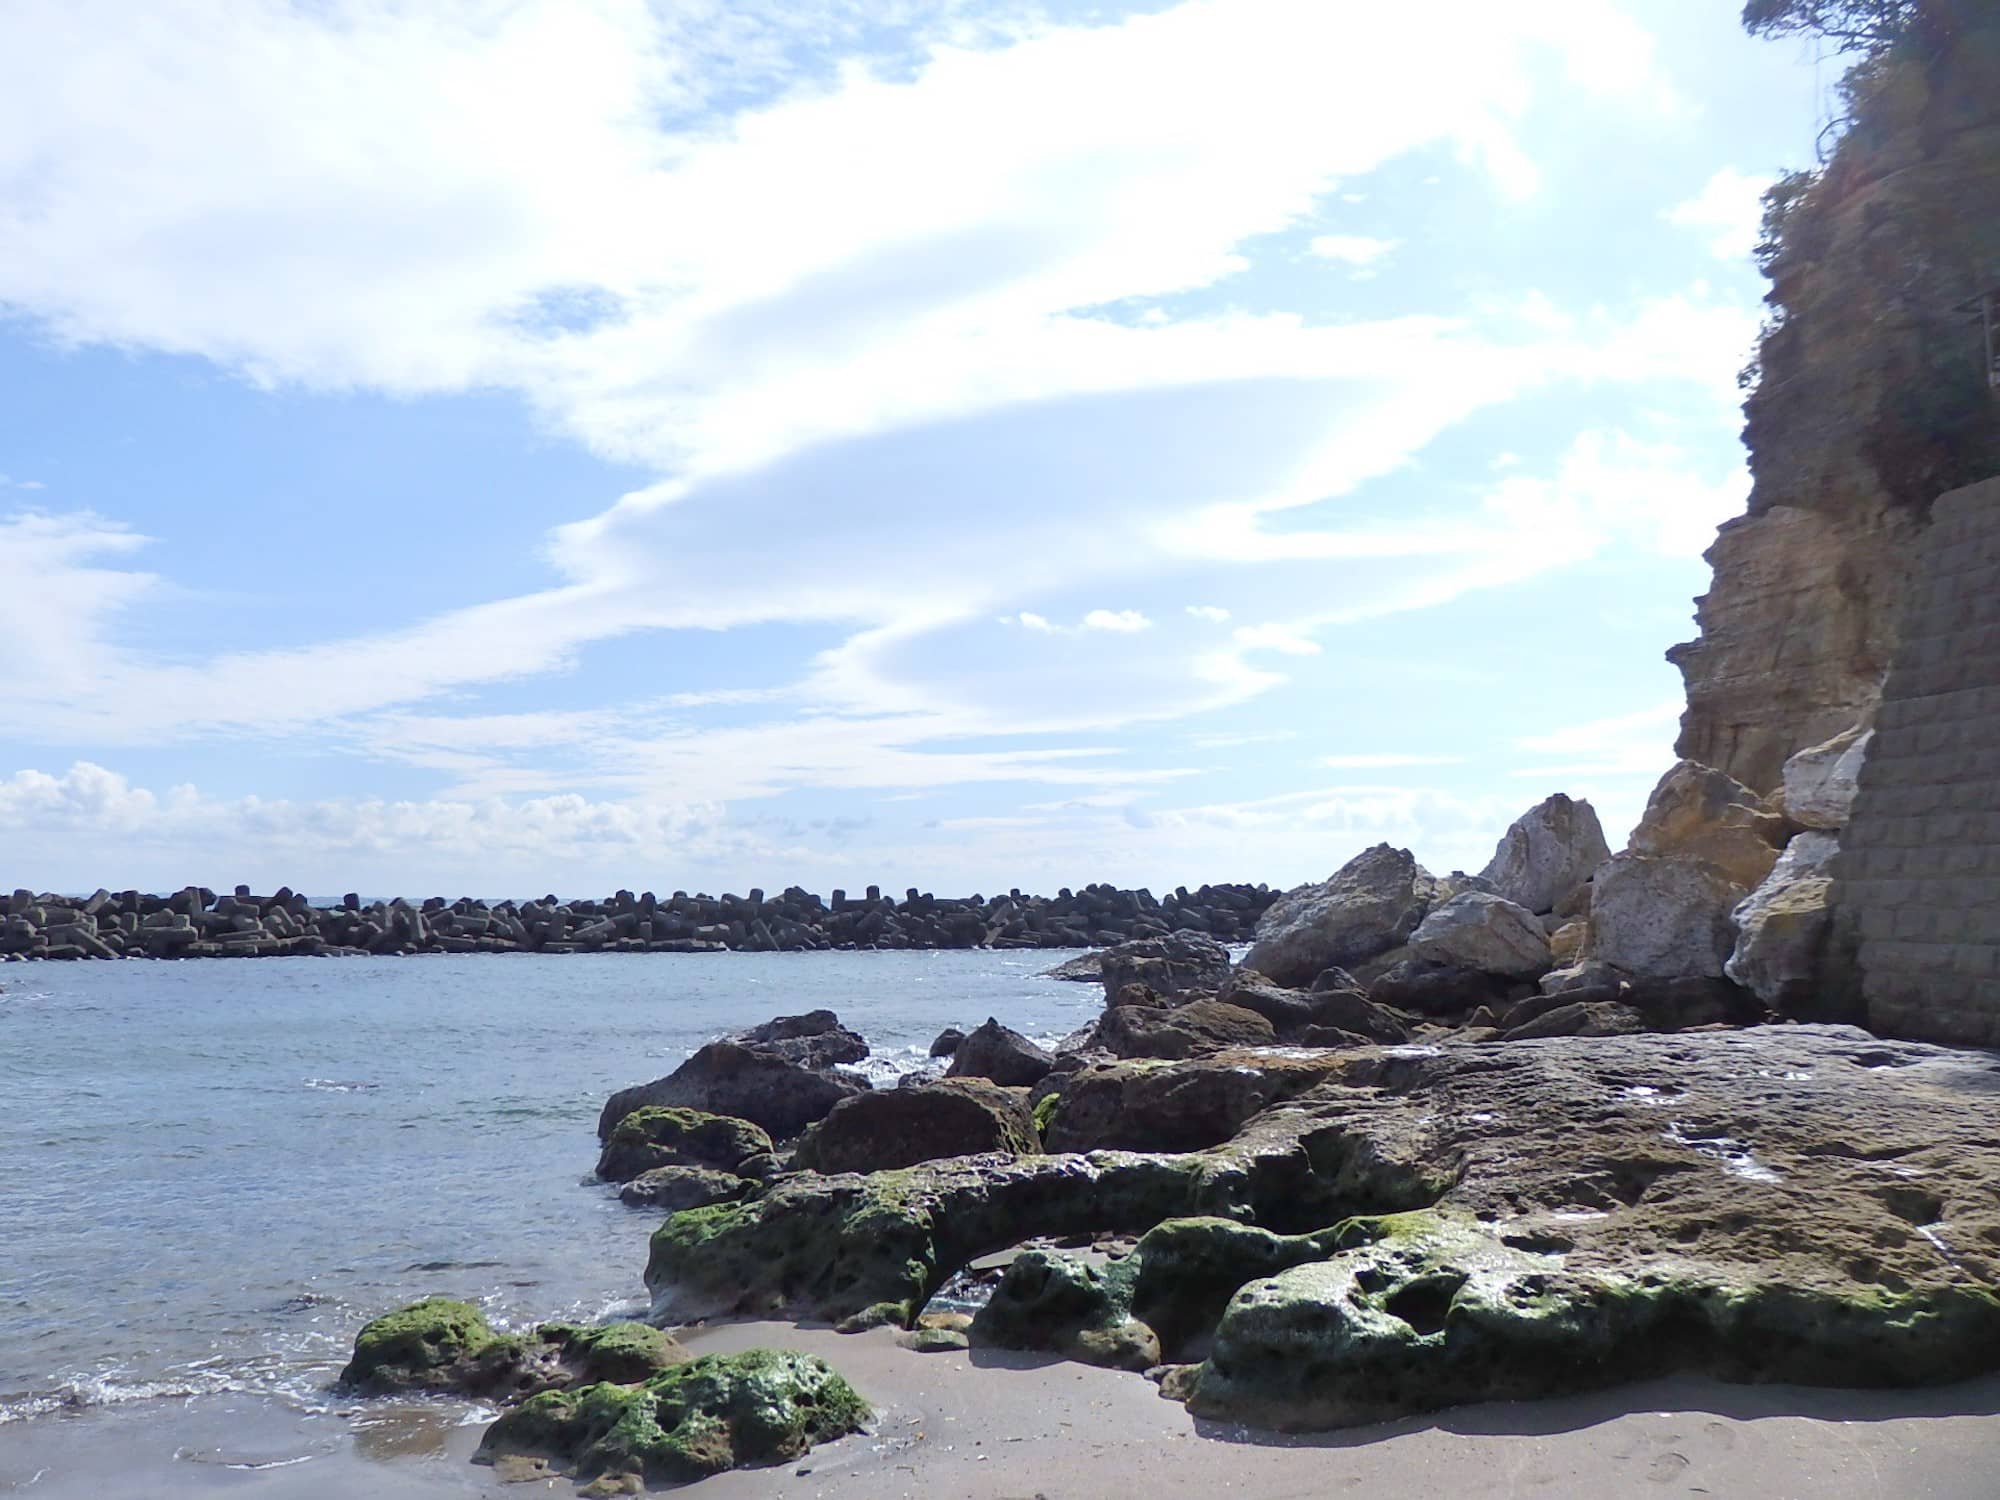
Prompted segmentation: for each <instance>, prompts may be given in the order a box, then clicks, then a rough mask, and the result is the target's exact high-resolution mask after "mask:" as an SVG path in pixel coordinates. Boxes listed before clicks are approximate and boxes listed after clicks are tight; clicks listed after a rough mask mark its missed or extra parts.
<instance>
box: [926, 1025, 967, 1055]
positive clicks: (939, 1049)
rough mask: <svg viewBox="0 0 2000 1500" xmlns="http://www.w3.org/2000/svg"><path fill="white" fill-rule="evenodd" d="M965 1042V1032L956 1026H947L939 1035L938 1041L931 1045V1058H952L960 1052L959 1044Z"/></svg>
mask: <svg viewBox="0 0 2000 1500" xmlns="http://www.w3.org/2000/svg"><path fill="white" fill-rule="evenodd" d="M964 1040H965V1033H964V1032H962V1031H960V1030H959V1029H958V1028H957V1027H956V1026H947V1027H945V1029H944V1030H943V1031H940V1032H939V1033H938V1034H937V1040H936V1041H934V1042H932V1043H931V1056H932V1057H950V1056H951V1055H952V1054H953V1053H954V1052H956V1051H958V1044H959V1043H960V1042H962V1041H964Z"/></svg>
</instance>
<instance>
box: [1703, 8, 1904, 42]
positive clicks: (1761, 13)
mask: <svg viewBox="0 0 2000 1500" xmlns="http://www.w3.org/2000/svg"><path fill="white" fill-rule="evenodd" d="M1924 11H1925V6H1924V5H1923V3H1922V0H1748V3H1747V4H1745V5H1744V7H1743V27H1744V29H1745V30H1746V31H1748V32H1749V33H1750V34H1751V35H1752V36H1762V37H1785V36H1819V37H1825V38H1826V39H1827V40H1828V41H1831V42H1834V43H1835V44H1837V45H1838V47H1839V49H1840V50H1841V51H1842V52H1879V51H1880V50H1881V49H1882V48H1884V47H1890V46H1894V45H1895V44H1896V43H1897V42H1899V41H1901V40H1902V39H1903V38H1904V37H1906V36H1908V35H1909V34H1910V32H1911V31H1912V29H1913V28H1915V27H1916V25H1917V24H1918V22H1919V21H1920V20H1921V19H1922V18H1923V14H1924Z"/></svg>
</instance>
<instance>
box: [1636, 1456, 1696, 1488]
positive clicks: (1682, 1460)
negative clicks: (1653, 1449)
mask: <svg viewBox="0 0 2000 1500" xmlns="http://www.w3.org/2000/svg"><path fill="white" fill-rule="evenodd" d="M1687 1468H1688V1458H1687V1455H1686V1454H1685V1453H1662V1454H1661V1455H1660V1456H1659V1457H1658V1458H1656V1459H1654V1460H1653V1461H1652V1462H1651V1463H1650V1464H1648V1465H1646V1477H1647V1478H1648V1479H1650V1480H1651V1481H1652V1482H1653V1483H1654V1484H1672V1483H1673V1482H1674V1481H1675V1480H1676V1479H1679V1478H1680V1477H1681V1475H1682V1474H1684V1473H1686V1472H1687Z"/></svg>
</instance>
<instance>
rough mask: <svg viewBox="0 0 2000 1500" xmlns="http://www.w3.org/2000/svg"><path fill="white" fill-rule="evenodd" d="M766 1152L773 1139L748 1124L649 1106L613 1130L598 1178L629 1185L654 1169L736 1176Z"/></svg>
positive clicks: (698, 1112)
mask: <svg viewBox="0 0 2000 1500" xmlns="http://www.w3.org/2000/svg"><path fill="white" fill-rule="evenodd" d="M770 1149H771V1137H770V1136H769V1135H767V1134H766V1133H765V1132H764V1131H763V1130H761V1129H759V1128H758V1127H757V1126H755V1125H752V1124H751V1123H750V1122H749V1121H748V1120H735V1119H731V1118H730V1117H728V1116H727V1115H712V1114H708V1113H705V1112H704V1111H702V1110H698V1109H672V1108H668V1107H665V1106H662V1105H653V1106H650V1107H648V1108H645V1109H635V1110H633V1111H632V1112H631V1113H630V1114H629V1115H627V1116H625V1118H624V1119H622V1120H620V1121H619V1122H618V1123H617V1125H615V1126H614V1127H612V1131H611V1138H610V1139H609V1140H607V1141H606V1142H605V1143H604V1151H603V1153H602V1154H601V1155H600V1156H599V1157H598V1159H597V1175H598V1176H599V1177H601V1178H603V1179H604V1180H605V1181H606V1182H629V1181H631V1180H632V1179H633V1178H634V1177H637V1176H638V1175H639V1174H640V1173H641V1172H650V1171H653V1170H654V1169H655V1168H658V1167H704V1168H710V1169H713V1170H716V1171H722V1172H734V1171H735V1170H736V1169H737V1167H739V1166H740V1165H742V1164H743V1162H745V1161H747V1160H748V1159H749V1158H750V1157H753V1156H758V1155H761V1154H763V1153H765V1152H768V1151H769V1150H770Z"/></svg>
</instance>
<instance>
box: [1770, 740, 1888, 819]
mask: <svg viewBox="0 0 2000 1500" xmlns="http://www.w3.org/2000/svg"><path fill="white" fill-rule="evenodd" d="M1874 738H1875V732H1874V731H1873V730H1871V729H1861V728H1858V727H1857V728H1854V729H1850V730H1848V731H1847V732H1846V733H1845V734H1837V735H1835V736H1834V737H1833V738H1832V739H1830V740H1828V741H1827V742H1826V743H1825V744H1823V745H1814V746H1812V747H1811V748H1809V749H1805V750H1801V751H1800V752H1799V753H1798V754H1797V755H1794V756H1793V757H1792V758H1791V759H1790V760H1788V761H1786V762H1785V780H1784V806H1785V816H1786V817H1788V818H1790V819H1791V820H1792V821H1793V822H1794V823H1798V824H1800V825H1802V826H1803V827H1806V828H1817V829H1822V830H1824V829H1841V828H1845V827H1846V826H1847V816H1848V814H1849V813H1850V812H1852V811H1853V809H1854V798H1855V794H1856V793H1857V792H1858V791H1859V790H1860V781H1861V766H1862V763H1863V762H1864V761H1866V760H1867V758H1868V746H1869V742H1870V741H1872V740H1873V739H1874Z"/></svg>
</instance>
